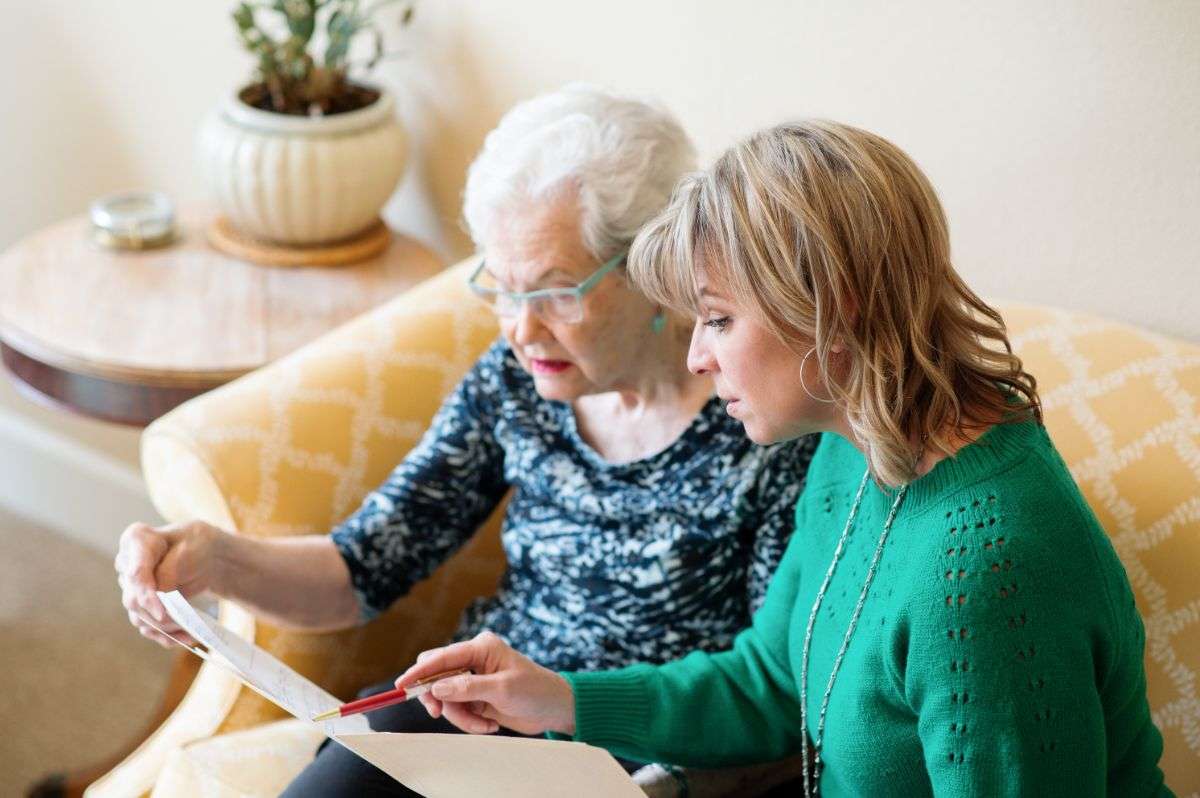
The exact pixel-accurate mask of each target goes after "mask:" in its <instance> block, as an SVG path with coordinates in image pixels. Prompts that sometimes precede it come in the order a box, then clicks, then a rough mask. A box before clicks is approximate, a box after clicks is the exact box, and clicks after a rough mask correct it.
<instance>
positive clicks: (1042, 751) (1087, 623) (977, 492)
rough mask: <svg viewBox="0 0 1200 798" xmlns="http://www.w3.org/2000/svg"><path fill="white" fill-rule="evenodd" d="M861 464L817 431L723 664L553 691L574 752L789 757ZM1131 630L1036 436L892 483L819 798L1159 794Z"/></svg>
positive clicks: (838, 581)
mask: <svg viewBox="0 0 1200 798" xmlns="http://www.w3.org/2000/svg"><path fill="white" fill-rule="evenodd" d="M865 468H866V463H865V459H864V458H863V456H862V454H861V453H860V452H858V451H857V450H856V449H855V448H854V447H853V446H851V445H850V443H849V442H847V441H846V440H845V439H844V438H841V437H839V436H837V435H832V434H827V435H825V436H824V439H823V440H822V442H821V445H820V447H819V449H818V451H817V455H816V457H815V458H814V460H813V462H812V466H811V468H810V470H809V472H808V485H807V487H806V489H805V491H804V494H803V497H802V498H801V500H800V503H799V504H798V505H797V507H796V533H795V535H794V537H793V538H792V541H791V544H790V546H789V548H788V551H787V554H786V555H785V556H784V559H783V561H782V563H781V564H780V566H779V570H778V571H777V573H776V575H775V578H774V581H773V582H772V583H771V587H770V590H769V591H768V593H767V599H766V603H765V604H764V605H763V607H762V609H761V610H759V612H758V613H757V614H756V615H755V617H754V623H753V625H752V626H751V627H750V628H749V629H747V630H746V631H744V632H743V633H742V634H741V635H740V636H739V637H738V638H737V640H736V642H735V643H734V646H733V648H732V649H731V650H729V651H725V652H721V653H719V654H705V653H702V652H696V653H693V654H691V655H689V656H688V657H686V658H685V659H682V660H679V661H676V662H672V663H668V664H666V665H663V666H658V667H653V666H649V665H636V666H633V667H630V668H625V669H623V670H618V671H608V672H598V673H568V674H564V675H565V676H566V677H567V679H568V680H569V681H570V683H571V685H572V687H573V689H574V691H575V702H576V709H575V712H576V721H575V722H576V730H577V731H576V739H579V740H583V741H586V742H589V743H593V744H596V745H600V746H604V747H606V748H608V749H610V750H612V751H613V752H614V753H616V754H618V755H621V756H625V757H628V758H633V759H643V760H653V761H660V762H672V763H677V764H680V765H687V766H700V767H717V766H726V765H738V764H747V763H752V762H762V761H768V760H774V759H778V758H782V757H784V756H787V755H789V754H792V753H794V752H796V751H799V750H800V739H801V738H800V735H801V734H803V733H804V731H803V729H801V725H800V703H799V701H800V688H799V678H800V661H801V652H802V649H803V644H804V632H805V628H806V626H807V624H808V617H809V613H810V611H811V608H812V605H813V600H814V598H815V597H816V594H817V590H818V589H819V587H820V584H821V581H822V579H823V578H824V575H825V572H826V569H827V568H828V566H829V563H830V561H831V558H832V556H833V551H834V548H835V547H836V545H837V541H838V538H839V536H840V535H841V533H842V529H843V527H844V525H845V522H846V517H847V514H848V513H849V511H850V506H851V504H852V503H853V499H854V495H855V492H856V490H857V488H858V485H859V481H860V480H861V479H862V474H863V472H864V470H865ZM893 497H894V494H893V493H890V492H885V491H883V490H881V489H880V488H878V487H877V486H876V485H875V483H874V482H871V483H870V484H868V486H867V489H866V491H865V493H864V495H863V501H862V505H861V508H860V510H859V513H858V519H857V521H856V522H855V525H854V529H853V531H852V532H851V534H850V539H849V541H848V543H847V545H846V549H845V552H844V554H843V556H842V559H841V561H840V564H839V565H838V568H837V571H836V574H835V576H834V578H833V581H832V583H831V584H830V586H829V590H828V591H827V593H826V595H825V599H824V603H823V604H822V606H821V610H820V614H819V616H818V618H817V621H816V626H815V628H814V631H813V638H812V652H811V655H810V665H809V682H808V704H809V713H808V718H809V721H808V723H809V728H808V731H809V734H810V735H812V734H813V733H814V732H815V731H816V723H817V714H818V712H819V709H820V705H821V700H822V697H823V695H824V693H825V686H826V683H827V681H828V679H829V673H830V670H831V669H832V667H833V661H834V658H835V657H836V654H837V651H838V648H839V646H840V645H841V642H842V639H843V636H844V635H845V631H846V626H847V624H848V623H849V621H850V617H851V615H852V613H853V610H854V606H855V604H856V602H857V600H858V596H859V591H860V589H861V587H862V584H863V580H864V578H865V577H866V574H867V570H868V566H869V563H870V561H871V558H872V555H873V554H874V551H875V547H876V544H877V542H878V539H879V533H880V531H881V529H882V527H883V523H884V521H885V519H886V517H887V513H888V510H889V509H890V507H891V503H892V499H893ZM1144 644H1145V638H1144V633H1143V629H1142V623H1141V619H1140V618H1139V616H1138V613H1137V610H1136V608H1135V607H1134V602H1133V594H1132V592H1131V590H1130V587H1129V582H1128V580H1127V579H1126V577H1125V572H1124V569H1123V568H1122V567H1121V563H1120V561H1119V560H1118V559H1117V556H1116V554H1115V552H1114V551H1113V549H1112V546H1111V545H1110V543H1109V540H1108V537H1107V536H1106V535H1105V533H1104V530H1103V529H1102V528H1101V527H1100V525H1099V524H1098V523H1097V521H1096V519H1095V517H1094V516H1093V515H1092V513H1091V511H1090V510H1089V509H1088V507H1087V505H1086V504H1085V502H1084V499H1083V497H1082V495H1081V494H1080V492H1079V489H1078V488H1077V487H1076V485H1075V483H1074V481H1073V480H1072V479H1071V476H1070V474H1069V473H1068V471H1067V468H1066V466H1065V464H1064V463H1063V461H1062V459H1061V458H1060V457H1059V455H1058V452H1057V451H1056V450H1055V449H1054V445H1053V444H1052V443H1051V442H1050V439H1049V437H1048V436H1047V434H1046V432H1045V430H1044V429H1043V428H1042V427H1041V426H1040V425H1038V424H1036V423H1035V422H1033V421H1024V422H1015V423H1008V424H1003V425H998V426H996V427H993V428H992V429H991V430H989V431H988V432H987V433H986V434H985V435H984V436H983V437H982V438H980V439H979V440H978V441H976V442H975V443H972V444H970V445H968V446H966V447H964V448H963V449H961V450H960V451H959V452H958V453H957V454H956V455H955V456H954V457H953V458H949V459H946V460H943V461H942V462H940V463H938V464H937V465H936V466H935V467H934V468H933V470H932V471H930V472H929V473H928V474H926V475H925V476H923V477H921V478H920V479H918V480H916V481H915V482H913V483H912V485H911V486H910V487H909V490H908V493H907V495H906V497H905V498H904V500H903V502H902V504H901V506H900V509H899V512H898V514H897V516H896V519H895V521H894V523H893V526H892V529H891V533H890V536H889V538H888V541H887V544H886V546H885V548H884V553H883V556H882V559H881V560H880V563H879V568H878V571H877V573H876V576H875V580H874V583H873V584H872V586H871V589H870V593H869V595H868V598H867V601H866V604H865V606H864V608H863V612H862V616H861V618H860V619H859V622H858V627H857V630H856V631H855V633H854V636H853V638H852V640H851V644H850V646H849V650H848V651H847V653H846V656H845V660H844V662H843V663H842V667H841V670H840V671H839V674H838V677H837V682H836V685H835V687H834V689H833V693H832V697H831V699H830V702H829V710H828V715H827V720H826V728H825V741H824V744H823V746H822V752H821V753H822V759H823V760H824V771H823V774H822V778H821V785H820V786H821V794H822V795H823V796H842V795H872V796H886V795H896V796H920V795H933V794H936V795H955V796H1003V795H1071V796H1092V795H1104V794H1106V793H1107V794H1111V795H1119V796H1143V795H1169V794H1170V792H1169V791H1168V790H1167V788H1166V787H1165V786H1164V784H1163V776H1162V773H1161V771H1160V770H1159V768H1158V764H1157V763H1158V759H1159V756H1160V755H1161V753H1162V737H1161V735H1160V734H1159V732H1158V730H1157V729H1156V728H1155V727H1154V725H1153V723H1152V722H1151V720H1150V710H1149V706H1148V704H1147V702H1146V679H1145V673H1144V670H1143V666H1142V652H1143V648H1144Z"/></svg>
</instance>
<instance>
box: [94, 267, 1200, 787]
mask: <svg viewBox="0 0 1200 798" xmlns="http://www.w3.org/2000/svg"><path fill="white" fill-rule="evenodd" d="M470 265H471V264H470V263H466V264H461V265H459V266H457V267H455V268H453V269H451V270H449V271H447V272H446V273H444V274H443V275H440V276H438V277H436V278H434V279H433V280H431V281H429V282H428V283H426V284H424V285H423V286H421V287H419V288H417V289H415V290H414V291H412V292H409V293H408V294H405V295H404V296H401V297H398V298H397V299H396V300H394V301H392V302H391V303H389V304H388V305H385V306H384V307H382V308H380V309H378V310H376V311H374V312H372V313H370V314H367V315H366V316H364V317H362V318H360V319H358V320H356V321H354V322H352V323H351V324H349V325H347V326H346V327H343V328H341V329H339V330H337V331H335V332H333V333H331V334H330V335H328V336H326V337H324V338H322V339H321V340H319V341H316V342H314V343H313V344H311V345H309V346H308V347H306V348H304V349H302V350H300V351H298V352H296V353H295V354H293V355H291V356H289V357H288V358H286V359H284V360H282V361H279V362H277V363H275V364H272V365H271V366H268V367H266V368H264V369H262V370H260V371H258V372H255V373H254V374H251V375H248V376H247V377H244V378H242V379H241V380H238V381H236V382H234V383H231V384H230V385H228V386H225V387H223V388H221V389H218V390H216V391H213V392H211V393H209V394H206V395H204V396H202V397H199V398H198V399H195V400H193V401H192V402H189V403H188V404H186V405H184V406H182V407H180V408H178V409H177V410H175V411H174V412H172V413H170V414H169V415H167V416H165V417H163V418H162V419H160V420H159V421H158V422H156V423H155V424H154V425H153V426H151V427H150V428H149V429H148V430H147V431H146V434H145V437H144V442H143V466H144V469H145V472H146V479H147V481H148V483H149V487H150V491H151V496H152V498H153V499H154V501H155V504H156V506H158V507H159V508H160V509H161V510H162V511H163V514H164V516H165V517H167V518H168V519H169V520H181V519H185V518H194V517H200V518H205V519H208V520H211V521H213V522H214V523H218V524H221V525H223V526H225V527H226V528H231V529H236V530H237V531H238V532H240V533H241V534H246V535H257V536H272V535H290V534H298V533H321V532H325V531H327V530H328V529H329V528H330V527H331V526H332V525H333V524H334V523H335V522H337V521H338V520H340V519H341V518H343V517H344V516H345V515H347V514H348V513H350V512H352V511H353V510H354V509H355V508H356V507H357V506H358V503H359V502H360V500H361V499H362V497H363V496H364V495H365V494H366V493H367V492H368V491H369V490H370V489H371V488H373V487H374V486H375V485H377V484H378V483H379V482H381V481H382V480H383V478H384V477H385V476H386V475H387V474H388V472H389V471H390V470H391V469H392V467H393V466H394V465H395V464H396V463H397V462H399V460H400V459H401V458H402V457H403V455H404V453H405V452H406V451H408V449H409V448H410V447H411V446H412V445H413V444H414V443H415V442H416V440H417V438H418V437H419V435H420V434H421V432H422V431H423V430H424V428H425V426H426V424H427V423H428V421H429V419H430V417H431V416H432V414H433V412H434V411H435V410H436V408H437V406H438V404H439V403H440V401H441V399H442V397H443V396H444V395H445V394H446V393H448V392H449V390H450V389H451V388H452V387H453V385H454V384H455V383H456V381H457V380H458V379H459V377H460V376H461V375H462V374H463V373H464V372H465V371H466V370H467V369H468V368H469V366H470V364H471V363H472V362H473V361H474V360H475V358H476V357H477V356H478V354H480V353H481V352H482V351H483V349H484V348H485V347H486V345H487V343H488V342H489V341H490V340H491V339H492V338H493V337H494V336H495V334H496V328H495V324H494V322H493V320H492V319H491V318H490V316H489V315H488V314H487V312H486V311H485V310H483V309H482V308H481V306H479V305H478V304H476V303H475V302H474V301H473V300H472V298H471V297H470V296H469V294H468V293H467V291H466V289H465V277H466V274H467V272H468V270H469V268H470ZM1002 310H1003V312H1004V315H1005V317H1006V319H1007V320H1008V322H1009V327H1010V331H1011V334H1012V338H1013V344H1014V347H1015V349H1016V350H1017V352H1018V353H1019V354H1020V355H1021V356H1022V357H1023V358H1024V359H1025V361H1026V365H1027V367H1028V369H1029V370H1030V371H1031V372H1032V373H1033V374H1034V375H1036V376H1037V378H1038V381H1039V388H1040V389H1041V391H1042V396H1043V399H1044V401H1045V408H1046V422H1047V425H1048V427H1049V429H1050V432H1051V435H1052V436H1053V438H1054V440H1055V442H1056V443H1057V445H1058V447H1059V449H1060V451H1061V452H1062V454H1063V457H1064V458H1065V459H1066V461H1067V463H1068V464H1069V465H1070V467H1071V469H1072V472H1073V473H1074V475H1075V478H1076V479H1077V481H1078V482H1079V484H1080V486H1081V487H1082V488H1083V490H1084V493H1085V494H1086V496H1087V498H1088V501H1089V502H1090V503H1091V505H1092V507H1093V509H1094V510H1095V511H1096V514H1097V515H1098V516H1099V518H1100V520H1101V522H1102V523H1103V524H1104V526H1105V529H1107V530H1108V532H1109V533H1110V534H1111V535H1112V537H1113V541H1114V543H1115V546H1116V549H1117V552H1118V553H1119V555H1120V556H1121V558H1122V560H1123V562H1124V563H1125V567H1126V569H1127V570H1128V572H1129V577H1130V581H1131V582H1132V584H1133V586H1134V590H1135V593H1136V595H1137V600H1138V604H1139V607H1140V608H1141V611H1142V613H1143V616H1144V617H1145V620H1146V632H1147V655H1146V662H1147V669H1148V675H1149V691H1150V703H1151V707H1152V710H1153V713H1154V719H1155V721H1156V722H1157V723H1158V725H1159V727H1160V728H1161V729H1162V731H1163V736H1164V738H1165V740H1166V754H1165V755H1164V758H1163V768H1164V770H1165V771H1166V773H1167V779H1168V784H1170V785H1171V786H1172V787H1173V788H1174V789H1175V790H1176V791H1177V792H1178V793H1179V794H1181V795H1200V699H1198V697H1197V694H1196V689H1197V687H1196V677H1197V671H1200V579H1198V578H1197V573H1196V572H1197V564H1198V563H1200V416H1198V412H1200V411H1198V409H1197V406H1196V405H1197V401H1198V398H1200V347H1196V346H1194V345H1190V344H1186V343H1183V342H1180V341H1174V340H1171V339H1168V338H1164V337H1161V336H1156V335H1152V334H1150V333H1147V332H1144V331H1141V330H1138V329H1136V328H1133V327H1129V326H1125V325H1119V324H1114V323H1110V322H1106V321H1102V320H1099V319H1096V318H1094V317H1090V316H1085V315H1083V314H1077V313H1070V312H1066V311H1059V310H1052V309H1046V308H1035V307H1028V306H1006V307H1004V308H1002ZM502 563H503V559H502V554H501V552H500V550H499V547H498V543H497V537H496V519H495V518H493V519H492V521H491V522H490V523H489V526H488V529H487V531H486V532H485V533H483V534H481V535H479V536H477V538H476V539H475V540H474V541H473V542H472V543H471V545H469V546H467V547H466V548H465V549H464V550H462V551H460V552H459V553H458V554H457V555H455V557H454V559H453V560H452V561H451V562H450V563H448V564H447V565H446V566H445V567H443V568H441V569H439V570H438V571H437V572H436V573H435V575H434V576H433V577H432V578H431V579H430V580H428V581H427V582H425V583H423V584H422V585H421V586H420V587H419V588H418V589H417V590H416V591H415V592H414V593H413V594H412V595H410V596H409V597H408V598H406V599H404V600H403V601H401V602H399V604H398V605H397V606H396V607H395V608H394V609H393V610H392V611H390V612H389V613H388V614H387V615H385V616H384V617H383V618H381V619H380V620H378V621H376V622H374V623H372V624H370V625H369V626H367V627H364V628H361V629H356V630H353V631H350V632H344V633H339V634H329V635H311V634H299V633H295V632H282V631H279V630H277V629H273V628H271V627H269V626H266V625H265V624H261V623H257V624H256V623H255V621H254V619H253V618H250V617H249V616H247V615H246V614H245V613H242V612H240V611H239V610H238V609H237V608H236V607H234V606H233V605H223V606H222V617H223V620H224V621H225V622H226V623H228V624H230V625H231V626H233V627H234V628H235V629H236V630H237V631H239V632H240V633H242V634H245V635H246V636H253V638H254V641H255V642H256V643H257V644H258V645H260V646H262V647H264V648H266V649H267V650H269V651H271V652H272V653H274V654H275V655H276V656H278V657H280V658H281V659H283V660H284V661H285V662H287V663H288V664H290V665H291V666H292V667H294V668H296V669H297V670H298V671H300V672H301V673H304V674H305V675H307V676H309V677H310V678H312V679H314V680H315V681H317V682H318V683H320V684H322V685H323V686H325V687H326V688H327V689H329V690H330V691H331V692H333V693H335V694H337V695H339V696H342V697H347V696H349V695H351V694H352V693H353V692H354V691H355V690H356V689H357V688H359V687H360V686H362V685H364V684H367V683H369V682H371V681H373V680H378V679H380V678H384V677H386V676H387V675H389V674H391V673H392V672H393V671H395V670H398V669H399V668H400V667H401V666H403V665H405V664H406V663H407V662H408V661H409V660H410V659H411V658H412V656H413V655H414V654H415V653H416V652H417V651H419V650H421V649H422V648H424V647H426V646H429V645H433V644H437V643H439V642H441V641H442V640H444V639H445V638H446V637H447V635H448V634H449V633H450V631H451V630H452V629H453V628H454V625H455V621H456V620H457V616H458V614H459V611H460V609H461V608H462V607H463V606H464V605H465V603H466V602H467V601H468V600H469V599H470V598H472V597H474V596H476V595H480V594H483V593H485V592H487V591H489V590H491V589H492V588H493V586H494V584H495V580H496V578H497V575H498V574H499V572H500V569H501V567H502ZM208 667H209V666H207V665H206V666H205V668H208ZM201 677H202V678H200V679H198V681H197V684H196V686H195V687H193V689H192V691H191V692H189V694H188V696H187V697H186V698H185V700H184V702H183V704H182V705H181V706H180V708H179V709H178V710H177V711H176V713H175V715H173V716H172V718H171V719H170V720H169V721H168V722H167V724H166V725H165V726H164V728H163V729H160V731H159V732H158V733H157V734H156V737H155V738H152V739H151V740H150V741H148V743H147V745H146V746H143V749H141V750H140V751H139V752H138V753H135V755H134V756H133V757H131V758H130V759H129V760H127V761H126V762H125V763H123V764H122V765H121V766H120V767H118V768H117V770H115V771H114V772H113V773H112V774H110V775H109V776H108V777H106V778H105V779H104V780H102V781H101V782H98V783H97V785H96V788H95V789H94V793H93V792H89V795H92V794H94V795H110V794H111V795H132V794H138V792H139V791H141V792H145V791H148V790H149V789H150V787H151V786H152V785H153V783H154V780H155V778H157V777H158V775H159V773H160V771H161V772H162V776H163V778H164V779H168V778H170V779H174V778H179V773H180V772H181V771H187V773H188V774H190V775H188V778H193V779H194V777H196V774H197V773H200V774H201V776H202V777H203V775H204V774H205V773H207V774H211V775H212V778H217V779H223V778H224V777H222V776H220V775H219V773H220V771H221V766H220V763H221V762H222V761H226V760H223V759H222V756H220V755H219V753H215V752H220V751H227V752H236V756H234V757H233V758H232V759H228V766H229V767H235V768H238V769H242V768H246V767H250V766H251V763H252V762H256V760H254V759H252V758H251V759H247V756H246V751H247V750H248V749H247V748H246V747H245V746H232V747H229V746H224V745H223V744H220V743H214V747H212V748H205V747H204V744H199V743H198V744H194V745H193V746H191V747H190V748H189V749H187V750H188V751H190V752H191V753H190V754H189V755H188V756H184V755H183V754H181V753H179V751H178V750H177V749H179V746H180V745H182V744H185V743H188V742H189V741H191V740H195V739H198V738H201V737H207V736H209V735H212V734H225V733H229V732H234V731H237V730H241V729H248V728H252V727H255V726H257V725H259V724H262V723H264V722H266V721H269V720H274V719H276V718H279V717H281V712H280V711H279V710H278V709H276V708H275V707H273V706H271V705H269V704H268V703H267V702H265V701H264V700H263V699H261V698H259V697H258V696H257V695H255V694H253V693H251V692H250V691H248V690H245V689H243V688H241V687H240V686H239V685H238V684H237V683H236V682H233V681H232V680H231V679H229V678H228V677H223V675H222V674H214V673H209V672H206V671H204V670H203V669H202V673H201ZM213 707H217V711H215V712H214V710H213ZM223 707H227V709H226V710H225V711H221V709H222V708H223ZM217 716H219V717H217ZM172 724H174V725H172ZM281 728H285V729H286V728H288V727H281ZM289 733H294V730H293V732H289ZM239 739H240V738H239ZM253 739H254V740H257V741H259V742H260V743H261V744H263V745H265V746H267V747H268V748H270V749H271V750H275V751H278V745H280V744H283V743H282V742H281V740H282V738H281V739H279V740H277V739H275V738H273V737H272V736H271V735H270V734H269V733H267V732H263V733H262V734H261V735H259V736H257V737H254V738H253ZM256 744H257V743H256ZM231 756H232V754H231ZM273 756H274V755H273ZM197 757H201V758H202V760H203V762H204V763H205V766H204V768H200V769H197V767H196V764H195V763H196V761H198V760H197ZM168 758H170V764H169V766H168V767H167V769H166V770H163V766H164V763H167V761H168ZM269 761H274V760H269ZM254 766H255V767H258V766H259V765H258V764H255V765H254ZM261 767H271V765H269V764H268V760H264V761H263V763H262V764H261ZM247 778H249V777H247ZM201 781H203V778H201ZM250 781H253V779H252V778H250V779H249V781H247V782H246V783H250ZM175 783H183V782H175ZM189 783H193V782H189ZM239 783H241V782H239ZM106 784H107V785H108V787H109V788H110V789H106V788H105V785H106ZM136 785H141V786H140V788H139V790H133V787H134V786H136ZM118 788H119V789H118ZM196 789H197V790H199V788H198V787H197V788H196ZM179 794H181V795H182V794H196V795H204V794H210V793H207V792H199V791H197V792H194V793H179ZM211 794H214V795H224V794H225V793H220V792H213V793H211ZM231 794H233V793H231ZM236 794H243V793H236ZM263 794H272V793H269V792H266V793H263Z"/></svg>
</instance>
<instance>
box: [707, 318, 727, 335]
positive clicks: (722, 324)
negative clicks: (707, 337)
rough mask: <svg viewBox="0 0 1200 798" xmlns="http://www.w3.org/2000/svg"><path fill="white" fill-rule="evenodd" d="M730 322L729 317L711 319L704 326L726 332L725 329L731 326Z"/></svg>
mask: <svg viewBox="0 0 1200 798" xmlns="http://www.w3.org/2000/svg"><path fill="white" fill-rule="evenodd" d="M729 322H730V318H729V317H728V316H721V317H720V318H719V319H709V320H708V321H706V322H704V326H705V327H712V328H713V329H714V330H716V331H717V332H724V330H725V328H726V327H728V326H729Z"/></svg>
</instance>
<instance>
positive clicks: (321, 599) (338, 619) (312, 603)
mask: <svg viewBox="0 0 1200 798" xmlns="http://www.w3.org/2000/svg"><path fill="white" fill-rule="evenodd" d="M221 540H222V545H219V546H218V547H217V553H216V556H217V561H218V563H219V565H218V567H217V574H218V576H217V583H216V585H215V586H214V590H213V592H214V593H215V594H217V595H218V596H221V597H222V598H228V599H231V600H233V601H236V602H237V603H238V604H241V605H242V606H243V607H245V608H246V609H248V610H250V611H251V612H252V613H254V614H255V615H256V616H258V617H259V618H262V619H264V620H266V621H267V622H269V623H271V624H274V625H276V626H282V627H288V628H293V629H304V630H307V631H315V632H316V631H319V632H324V631H334V630H337V629H346V628H348V627H351V626H354V625H355V624H356V623H357V622H358V617H359V616H358V601H357V600H356V599H355V597H354V591H353V589H352V588H351V584H350V570H349V569H348V568H347V567H346V563H345V561H344V560H343V559H342V555H341V554H339V553H338V550H337V547H336V546H334V545H333V540H332V539H331V538H330V537H329V536H328V535H301V536H298V537H287V538H250V537H242V536H240V535H229V534H227V533H224V536H223V537H222V538H221Z"/></svg>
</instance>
